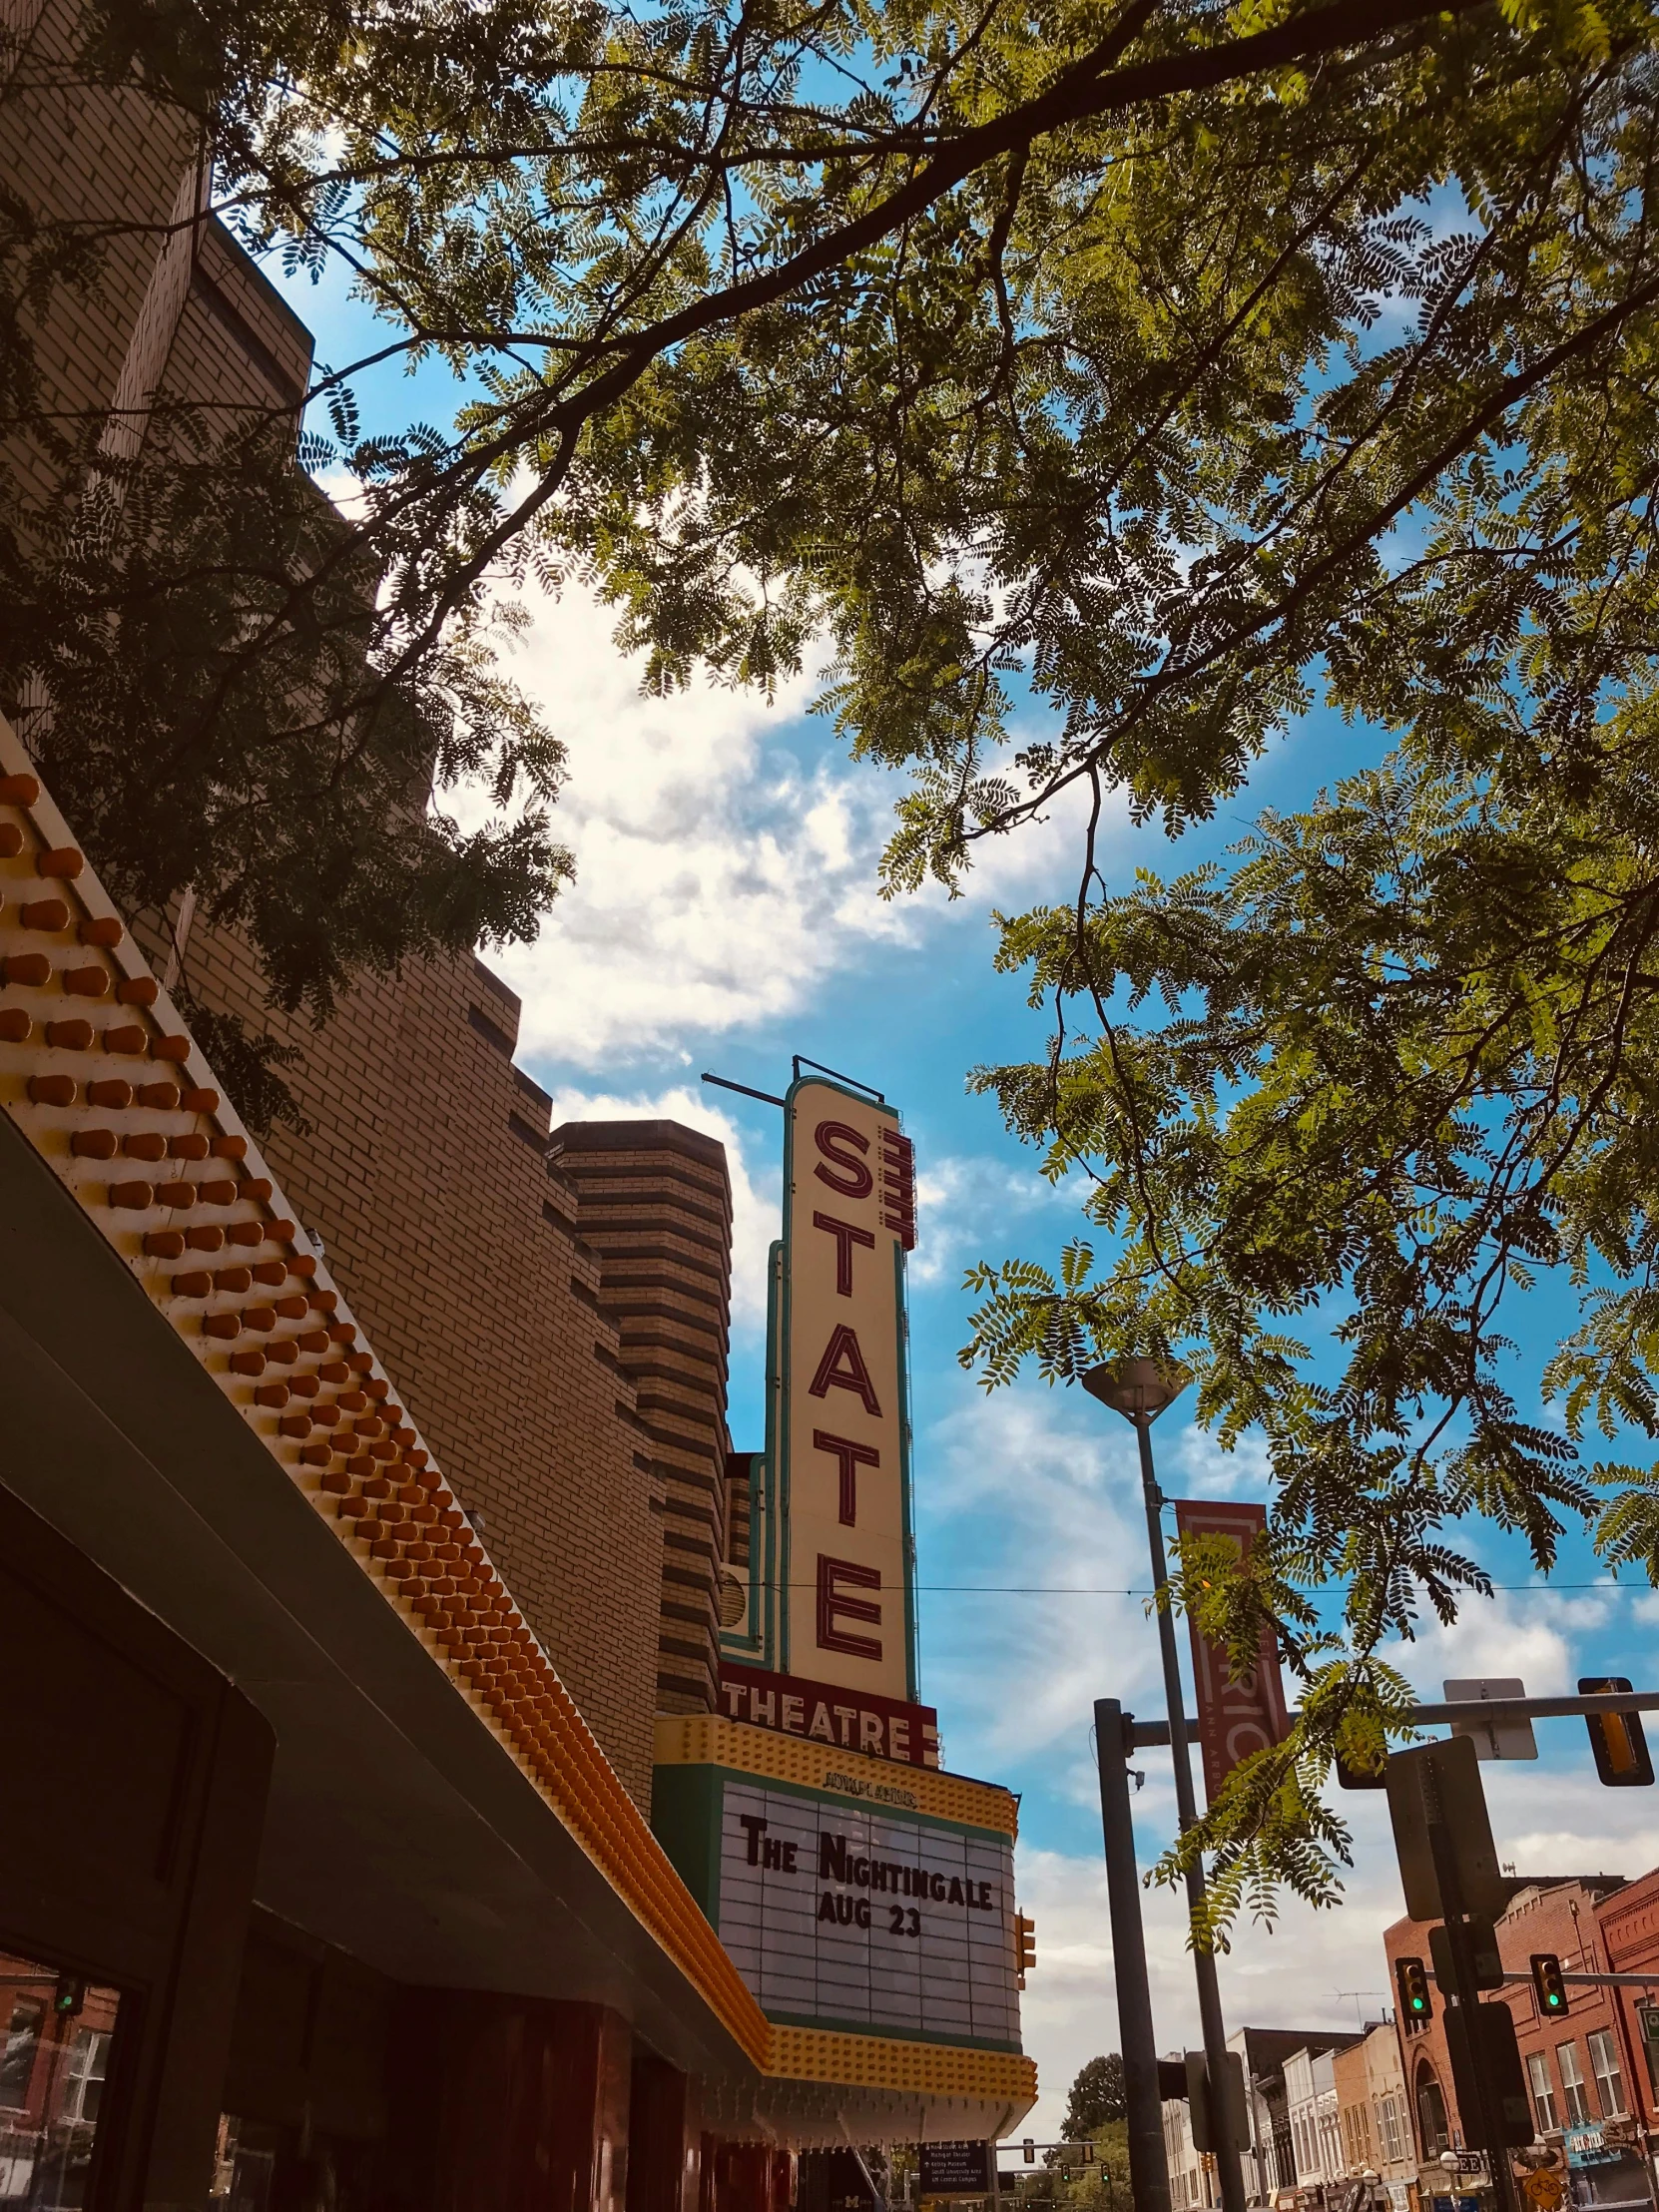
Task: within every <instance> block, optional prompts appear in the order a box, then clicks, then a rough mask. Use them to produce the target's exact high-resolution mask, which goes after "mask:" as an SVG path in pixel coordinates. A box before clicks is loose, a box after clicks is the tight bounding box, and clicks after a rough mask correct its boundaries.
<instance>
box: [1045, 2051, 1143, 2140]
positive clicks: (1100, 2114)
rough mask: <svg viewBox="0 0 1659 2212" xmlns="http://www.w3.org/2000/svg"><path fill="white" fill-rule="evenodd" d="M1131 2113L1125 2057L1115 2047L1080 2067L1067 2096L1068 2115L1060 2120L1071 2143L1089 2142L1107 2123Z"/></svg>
mask: <svg viewBox="0 0 1659 2212" xmlns="http://www.w3.org/2000/svg"><path fill="white" fill-rule="evenodd" d="M1128 2114H1129V2106H1128V2104H1127V2102H1126V2101H1125V2096H1124V2087H1123V2060H1122V2059H1121V2058H1120V2057H1119V2055H1118V2053H1117V2052H1116V2051H1115V2050H1114V2051H1112V2052H1110V2053H1108V2054H1107V2055H1106V2056H1104V2057H1100V2058H1091V2059H1089V2060H1088V2061H1087V2063H1086V2064H1084V2065H1082V2066H1079V2067H1078V2069H1077V2076H1076V2079H1075V2080H1074V2081H1073V2082H1072V2085H1071V2094H1070V2095H1069V2096H1068V2098H1067V2099H1066V2116H1065V2118H1064V2119H1063V2120H1062V2121H1061V2122H1060V2133H1061V2135H1062V2137H1063V2138H1064V2139H1065V2141H1066V2142H1068V2143H1081V2142H1086V2141H1087V2140H1089V2138H1091V2137H1092V2136H1093V2135H1094V2134H1095V2133H1096V2132H1097V2131H1098V2130H1099V2129H1100V2128H1103V2127H1105V2126H1106V2125H1107V2124H1108V2122H1110V2121H1112V2120H1122V2119H1126V2118H1127V2117H1128Z"/></svg>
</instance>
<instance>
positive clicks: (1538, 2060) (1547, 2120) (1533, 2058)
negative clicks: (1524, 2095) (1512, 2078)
mask: <svg viewBox="0 0 1659 2212" xmlns="http://www.w3.org/2000/svg"><path fill="white" fill-rule="evenodd" d="M1526 2078H1527V2081H1528V2082H1529V2083H1530V2085H1531V2089H1532V2102H1533V2104H1534V2105H1535V2106H1536V2108H1537V2113H1538V2133H1539V2134H1540V2135H1548V2134H1550V2133H1552V2132H1553V2130H1554V2129H1556V2128H1558V2127H1559V2126H1560V2124H1561V2122H1560V2118H1559V2116H1558V2115H1557V2113H1556V2110H1555V2089H1554V2086H1553V2084H1552V2083H1551V2081H1550V2078H1549V2060H1548V2059H1547V2058H1546V2057H1545V2056H1544V2054H1543V2052H1542V2051H1541V2050H1529V2051H1528V2052H1527V2054H1526Z"/></svg>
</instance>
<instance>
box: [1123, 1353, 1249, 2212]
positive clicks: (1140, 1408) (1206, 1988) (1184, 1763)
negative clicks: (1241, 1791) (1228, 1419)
mask: <svg viewBox="0 0 1659 2212" xmlns="http://www.w3.org/2000/svg"><path fill="white" fill-rule="evenodd" d="M1188 1380H1189V1379H1188V1377H1187V1376H1186V1374H1185V1372H1184V1371H1178V1372H1176V1373H1174V1374H1170V1373H1166V1372H1165V1371H1163V1370H1161V1369H1160V1368H1159V1367H1158V1366H1157V1364H1156V1363H1155V1362H1154V1361H1151V1360H1126V1361H1123V1362H1122V1363H1120V1364H1119V1365H1117V1366H1112V1365H1110V1364H1108V1365H1106V1366H1102V1367H1098V1368H1091V1369H1090V1370H1089V1372H1088V1374H1087V1375H1085V1376H1084V1377H1083V1378H1082V1383H1083V1387H1084V1389H1086V1390H1087V1391H1088V1393H1089V1395H1090V1396H1091V1397H1097V1398H1099V1399H1100V1401H1101V1403H1102V1404H1103V1405H1109V1406H1111V1408H1112V1410H1113V1411H1114V1412H1116V1413H1121V1414H1122V1415H1123V1417H1124V1419H1125V1420H1127V1421H1129V1422H1130V1423H1131V1424H1132V1425H1133V1427H1134V1430H1135V1440H1136V1442H1137V1444H1138V1445H1139V1446H1140V1460H1141V1496H1142V1500H1143V1502H1144V1504H1145V1507H1146V1538H1147V1548H1148V1551H1149V1553H1150V1554H1151V1561H1152V1582H1153V1587H1154V1588H1155V1589H1159V1590H1162V1589H1163V1588H1164V1586H1165V1585H1166V1583H1167V1582H1168V1580H1169V1570H1168V1567H1167V1565H1166V1563H1165V1559H1164V1527H1163V1519H1162V1514H1163V1509H1164V1493H1163V1491H1162V1490H1160V1489H1159V1487H1158V1476H1157V1473H1156V1470H1155V1469H1154V1467H1153V1464H1152V1423H1153V1422H1154V1421H1155V1420H1156V1419H1157V1417H1158V1415H1159V1414H1160V1413H1161V1412H1162V1411H1163V1410H1164V1409H1165V1407H1166V1406H1167V1405H1169V1404H1171V1403H1172V1402H1173V1401H1174V1399H1175V1398H1176V1397H1177V1396H1178V1395H1179V1394H1180V1392H1181V1391H1182V1390H1183V1389H1184V1388H1185V1387H1186V1384H1187V1382H1188ZM1158 1650H1159V1656H1160V1657H1161V1658H1162V1660H1163V1668H1164V1698H1165V1702H1166V1704H1167V1706H1168V1709H1169V1741H1170V1751H1171V1753H1172V1754H1173V1763H1174V1767H1175V1806H1176V1814H1177V1817H1178V1819H1179V1820H1180V1823H1181V1826H1182V1828H1183V1830H1185V1829H1189V1828H1191V1827H1192V1826H1193V1824H1194V1823H1195V1822H1196V1821H1197V1819H1198V1804H1197V1801H1196V1799H1195V1798H1194V1795H1193V1769H1192V1759H1191V1756H1190V1754H1189V1751H1188V1748H1187V1717H1186V1701H1185V1698H1184V1696H1183V1694H1182V1689H1181V1661H1180V1658H1179V1657H1178V1655H1177V1653H1176V1648H1175V1618H1174V1615H1173V1614H1172V1613H1171V1612H1170V1611H1169V1610H1168V1608H1167V1607H1160V1608H1159V1612H1158ZM1204 1896H1205V1888H1204V1868H1203V1865H1202V1863H1201V1862H1200V1861H1199V1860H1197V1859H1195V1860H1194V1861H1193V1863H1192V1865H1191V1866H1189V1867H1188V1869H1187V1903H1188V1908H1189V1911H1190V1912H1192V1913H1193V1914H1195V1915H1196V1914H1197V1912H1198V1911H1199V1909H1200V1908H1201V1907H1202V1905H1203V1903H1204ZM1193 1978H1194V1980H1195V1981H1196V1982H1197V1983H1198V2016H1199V2020H1200V2022H1201V2023H1202V2026H1203V2029H1204V2060H1205V2064H1206V2066H1207V2067H1208V2068H1209V2074H1210V2079H1211V2080H1212V2081H1214V2082H1217V2083H1221V2082H1224V2081H1225V2080H1226V2078H1227V2027H1226V2023H1225V2021H1224V2020H1223V2018H1222V2010H1221V1984H1220V1982H1219V1981H1218V1979H1217V1977H1216V1956H1215V1952H1214V1951H1210V1950H1198V1949H1195V1950H1194V1952H1193ZM1161 2124H1162V2122H1161V2120H1160V2125H1161ZM1216 2126H1217V2134H1216V2146H1215V2159H1216V2176H1217V2179H1218V2180H1219V2181H1220V2183H1221V2202H1222V2212H1245V2186H1244V2164H1243V2160H1242V2158H1241V2156H1240V2146H1239V2144H1238V2143H1237V2141H1236V2140H1235V2139H1234V2135H1233V2129H1232V2125H1231V2119H1230V2115H1229V2113H1228V2110H1227V2101H1226V2098H1225V2095H1223V2096H1219V2097H1218V2098H1217V2100H1216Z"/></svg>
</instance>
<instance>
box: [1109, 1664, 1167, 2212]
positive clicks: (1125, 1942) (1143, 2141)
mask: <svg viewBox="0 0 1659 2212" xmlns="http://www.w3.org/2000/svg"><path fill="white" fill-rule="evenodd" d="M1131 1725H1132V1722H1131V1716H1130V1715H1129V1714H1127V1713H1125V1712H1124V1710H1123V1708H1122V1706H1121V1705H1120V1704H1119V1703H1118V1701H1117V1699H1116V1698H1115V1697H1097V1698H1096V1699H1095V1701H1094V1741H1095V1759H1096V1762H1097V1764H1098V1766H1099V1768H1100V1825H1101V1828H1102V1830H1103V1832H1104V1835H1105V1842H1106V1906H1107V1911H1108V1913H1109V1914H1110V1916H1111V1924H1112V1978H1113V1980H1114V1981H1115V1982H1116V1984H1117V1993H1118V2044H1119V2048H1120V2049H1121V2050H1122V2053H1123V2100H1124V2105H1125V2108H1126V2113H1127V2118H1128V2135H1129V2181H1130V2189H1131V2193H1132V2195H1133V2197H1134V2200H1135V2207H1136V2212H1170V2194H1169V2161H1168V2158H1167V2156H1166V2154H1165V2150H1164V2115H1163V2108H1162V2099H1161V2096H1160V2093H1159V2087H1158V2045H1157V2040H1156V2037H1155V2035H1154V2031H1153V2026H1152V1992H1151V1987H1150V1985H1149V1983H1148V1980H1147V1971H1146V1932H1145V1929H1144V1928H1143V1926H1142V1923H1141V1879H1140V1873H1139V1870H1138V1869H1137V1868H1136V1865H1135V1825H1134V1820H1133V1817H1132V1816H1131V1813H1130V1810H1129V1763H1128V1752H1129V1747H1130V1734H1129V1731H1130V1728H1131Z"/></svg>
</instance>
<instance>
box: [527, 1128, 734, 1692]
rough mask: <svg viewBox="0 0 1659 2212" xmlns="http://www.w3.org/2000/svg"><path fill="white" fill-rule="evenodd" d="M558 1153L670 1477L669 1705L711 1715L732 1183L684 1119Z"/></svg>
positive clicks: (662, 1467)
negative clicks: (593, 1251) (687, 1126)
mask: <svg viewBox="0 0 1659 2212" xmlns="http://www.w3.org/2000/svg"><path fill="white" fill-rule="evenodd" d="M550 1157H551V1158H552V1159H553V1160H554V1161H556V1163H557V1164H558V1166H559V1168H560V1169H561V1170H562V1172H563V1173H564V1175H565V1176H566V1177H567V1178H568V1179H569V1182H570V1184H571V1187H572V1189H573V1190H574V1191H575V1193H576V1199H577V1205H578V1208H579V1218H580V1224H581V1231H582V1235H583V1237H584V1238H585V1239H586V1240H587V1242H588V1243H589V1244H590V1245H592V1246H593V1248H594V1250H595V1251H596V1252H597V1253H598V1255H599V1263H600V1301H601V1304H602V1306H603V1308H604V1311H605V1313H606V1314H607V1315H608V1316H609V1317H610V1318H611V1320H613V1321H614V1322H615V1324H616V1327H617V1331H618V1334H619V1338H620V1342H621V1348H622V1351H621V1357H622V1365H623V1369H624V1371H625V1372H626V1374H627V1375H628V1376H629V1377H631V1378H632V1380H633V1382H634V1383H635V1386H636V1388H637V1390H638V1393H639V1413H640V1420H641V1422H642V1424H643V1426H644V1427H645V1429H646V1432H647V1433H648V1434H649V1436H650V1438H651V1453H652V1463H653V1468H654V1471H655V1472H656V1474H657V1475H658V1477H659V1478H660V1480H661V1482H662V1485H663V1510H664V1538H663V1543H664V1557H663V1583H662V1611H661V1622H660V1628H659V1640H658V1657H659V1664H658V1669H657V1703H658V1710H659V1711H661V1712H664V1713H709V1712H713V1711H714V1710H715V1708H716V1690H717V1686H718V1682H719V1675H720V1621H719V1610H718V1609H719V1601H720V1569H721V1562H722V1559H723V1558H724V1556H725V1545H726V1514H727V1461H728V1455H729V1450H730V1438H729V1437H728V1435H727V1431H726V1374H727V1350H728V1338H729V1326H730V1319H731V1297H732V1186H731V1181H730V1178H729V1177H728V1175H727V1172H726V1153H725V1149H724V1147H723V1146H721V1145H720V1144H718V1143H717V1142H716V1141H715V1139H714V1138H712V1137H705V1136H701V1135H699V1134H698V1133H697V1132H696V1131H695V1130H691V1129H684V1128H682V1127H681V1126H680V1125H679V1124H678V1123H677V1122H672V1121H650V1122H626V1121H624V1122H572V1123H568V1124H566V1126H565V1127H564V1128H562V1129H556V1130H555V1131H554V1132H553V1144H552V1151H551V1154H550Z"/></svg>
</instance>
